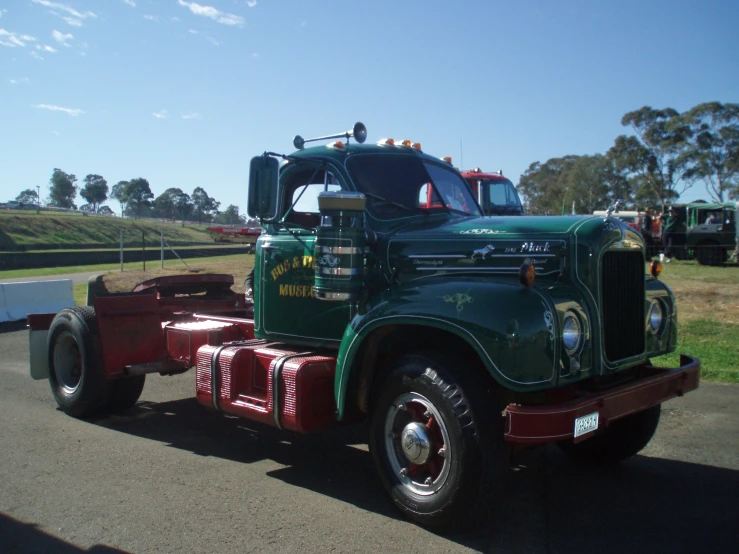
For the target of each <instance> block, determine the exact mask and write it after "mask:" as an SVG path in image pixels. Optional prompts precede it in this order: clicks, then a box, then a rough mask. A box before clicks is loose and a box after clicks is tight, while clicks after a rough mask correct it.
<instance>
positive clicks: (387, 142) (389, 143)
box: [377, 138, 395, 146]
mask: <svg viewBox="0 0 739 554" xmlns="http://www.w3.org/2000/svg"><path fill="white" fill-rule="evenodd" d="M377 144H379V145H385V146H395V139H391V138H386V139H382V140H381V141H379V142H378V143H377Z"/></svg>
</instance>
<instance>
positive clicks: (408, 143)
mask: <svg viewBox="0 0 739 554" xmlns="http://www.w3.org/2000/svg"><path fill="white" fill-rule="evenodd" d="M400 144H402V145H403V146H407V147H409V148H410V146H411V141H409V140H408V139H405V140H404V141H403V142H401V143H400Z"/></svg>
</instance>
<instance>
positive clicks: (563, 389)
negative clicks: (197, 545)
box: [29, 123, 700, 531]
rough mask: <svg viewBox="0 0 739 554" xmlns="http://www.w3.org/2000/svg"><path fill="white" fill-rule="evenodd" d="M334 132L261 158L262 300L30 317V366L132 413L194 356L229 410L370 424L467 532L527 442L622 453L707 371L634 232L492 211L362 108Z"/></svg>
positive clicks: (427, 495) (149, 288)
mask: <svg viewBox="0 0 739 554" xmlns="http://www.w3.org/2000/svg"><path fill="white" fill-rule="evenodd" d="M319 139H320V140H325V141H329V142H328V143H327V144H322V145H318V146H313V147H310V148H306V147H305V144H306V143H307V142H309V141H310V140H319ZM319 139H309V140H304V139H303V138H301V137H300V136H297V137H295V139H294V141H293V144H294V146H295V148H296V151H294V152H293V153H290V154H277V153H274V152H265V153H264V154H263V155H260V156H257V157H255V158H253V159H252V161H251V166H250V178H249V198H248V213H249V216H250V217H252V218H257V219H259V221H260V223H261V227H262V229H263V232H262V234H261V235H260V236H259V239H258V240H257V250H256V258H255V278H254V305H253V312H252V307H251V306H249V305H247V304H245V302H244V295H243V294H237V293H235V292H233V290H232V289H231V288H230V286H231V285H232V284H233V278H232V277H231V276H214V275H210V276H209V275H185V276H176V277H167V278H160V279H155V280H152V281H150V282H146V283H143V284H141V285H140V286H139V287H137V288H136V290H135V291H133V292H132V293H130V294H110V295H106V296H101V297H99V298H95V299H94V302H93V306H91V307H85V308H73V309H66V310H63V311H62V312H59V313H58V314H37V315H34V316H29V327H30V329H31V374H32V376H33V377H34V378H38V379H43V378H49V381H50V383H51V389H52V392H53V394H54V397H55V399H56V401H57V403H58V404H59V406H60V407H61V408H62V410H64V411H65V412H67V413H68V414H70V415H72V416H75V417H89V416H91V415H94V414H105V413H110V412H114V411H120V410H123V409H130V408H131V407H133V406H134V405H135V403H136V401H137V399H138V397H139V394H141V390H142V388H143V386H144V379H145V376H146V374H148V373H160V374H165V375H166V374H174V373H181V372H183V371H187V370H188V369H189V368H195V371H196V379H195V382H196V391H195V396H196V398H197V399H198V401H199V402H200V403H201V404H202V405H203V406H205V407H208V408H210V409H215V410H219V411H222V412H224V413H226V414H229V415H232V416H238V417H243V418H247V419H250V420H253V421H256V422H259V423H261V424H264V425H270V426H274V427H278V428H280V429H284V430H285V432H297V433H311V432H315V431H320V430H325V429H329V428H332V427H337V426H341V425H346V424H350V423H354V422H358V421H362V420H364V421H368V422H369V437H368V441H369V447H370V451H371V455H372V457H373V459H374V463H375V465H376V468H377V472H378V474H379V476H380V480H381V482H382V483H383V485H384V487H385V488H386V489H387V492H388V495H389V496H390V498H391V499H392V501H393V502H394V504H395V505H396V506H397V507H398V508H399V510H401V511H402V513H404V514H405V515H406V516H407V517H409V518H410V519H412V520H414V521H416V522H418V523H419V524H421V525H424V526H427V527H430V528H433V529H437V530H444V531H448V530H454V529H458V528H459V527H461V526H465V525H467V524H470V523H473V522H475V521H477V519H478V516H483V515H487V514H488V513H489V511H490V509H491V508H493V507H495V506H498V507H500V506H501V505H503V504H504V502H503V500H502V499H503V494H504V489H505V481H506V478H507V475H508V471H509V469H508V468H509V461H510V460H511V458H512V456H514V455H515V454H516V453H517V452H519V451H520V450H522V449H525V448H531V447H535V446H541V445H546V444H549V443H556V444H557V445H558V446H559V447H560V448H561V449H562V450H563V451H564V452H566V453H567V454H568V455H571V456H572V457H574V458H577V459H580V460H584V461H587V462H591V463H615V462H619V461H621V460H624V459H626V458H629V457H631V456H633V455H635V454H637V453H638V452H639V451H640V450H641V449H642V448H644V446H645V445H646V444H647V443H648V442H649V441H650V439H651V438H652V436H653V434H654V432H655V430H656V428H657V426H658V423H659V418H660V410H661V404H662V403H663V402H665V401H666V400H669V399H671V398H674V397H676V396H681V395H683V394H685V393H687V392H689V391H691V390H694V389H695V388H697V387H698V384H699V374H700V362H699V361H698V360H696V359H695V358H692V357H689V356H681V357H680V367H677V368H665V367H656V366H654V365H653V364H652V363H651V362H650V360H651V359H652V358H654V357H656V356H660V355H662V354H666V353H668V352H673V351H675V349H676V345H677V310H676V305H675V296H674V295H673V294H672V292H671V291H670V289H669V288H668V287H667V286H666V285H665V284H664V283H663V282H661V281H660V280H659V279H658V275H659V271H660V267H661V266H660V263H659V262H657V261H655V262H652V263H651V265H650V266H649V273H648V274H646V275H645V267H646V259H645V247H644V242H643V239H642V237H641V235H640V234H639V233H638V232H637V231H636V230H634V229H631V228H630V227H628V226H627V225H625V224H623V223H622V222H620V221H618V220H617V219H615V218H613V217H611V216H610V215H606V216H604V217H593V216H586V217H575V216H572V217H520V216H515V217H506V216H500V215H495V216H485V215H484V214H483V212H482V209H481V207H480V205H479V203H478V201H477V199H476V198H475V196H474V195H473V194H472V190H471V188H470V187H469V185H468V184H467V183H466V182H465V180H464V177H463V176H462V175H461V174H460V173H459V172H458V171H456V170H455V169H454V168H453V167H452V166H451V164H450V163H447V162H445V161H444V160H441V159H438V158H436V157H434V156H431V155H429V154H427V153H425V152H423V151H422V149H421V146H420V144H418V143H413V142H411V141H397V142H396V141H394V140H392V139H382V140H380V141H377V142H376V143H374V144H365V142H366V141H365V139H366V129H365V127H364V126H363V125H362V124H359V123H358V124H357V125H355V126H354V128H353V129H351V130H349V131H346V132H345V133H340V134H338V135H329V136H326V137H319ZM333 139H341V140H333Z"/></svg>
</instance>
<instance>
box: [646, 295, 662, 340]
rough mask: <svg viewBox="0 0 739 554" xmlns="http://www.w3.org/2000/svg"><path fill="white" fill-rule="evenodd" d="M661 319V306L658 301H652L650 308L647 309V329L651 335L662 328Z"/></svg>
mask: <svg viewBox="0 0 739 554" xmlns="http://www.w3.org/2000/svg"><path fill="white" fill-rule="evenodd" d="M662 319H663V317H662V305H661V304H660V302H659V300H654V301H653V302H652V307H651V308H649V329H650V330H651V331H652V333H656V332H657V331H659V329H660V327H662Z"/></svg>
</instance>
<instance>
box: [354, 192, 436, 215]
mask: <svg viewBox="0 0 739 554" xmlns="http://www.w3.org/2000/svg"><path fill="white" fill-rule="evenodd" d="M363 194H364V195H365V196H367V197H369V198H372V199H373V200H377V201H378V202H385V203H386V204H390V205H391V206H395V207H396V208H401V209H403V210H405V211H407V212H411V213H416V212H415V210H414V209H413V208H409V207H408V206H406V205H404V204H400V203H398V202H393V201H392V200H388V199H387V198H383V197H382V196H377V195H376V194H372V193H371V192H364V193H363ZM419 209H420V210H422V209H423V208H419Z"/></svg>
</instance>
